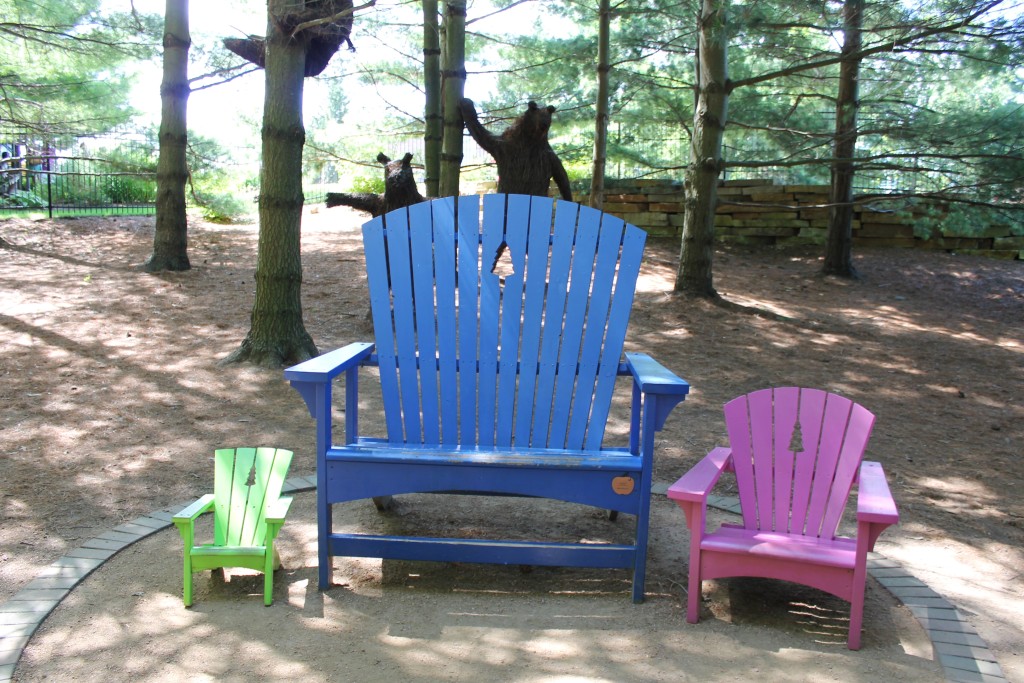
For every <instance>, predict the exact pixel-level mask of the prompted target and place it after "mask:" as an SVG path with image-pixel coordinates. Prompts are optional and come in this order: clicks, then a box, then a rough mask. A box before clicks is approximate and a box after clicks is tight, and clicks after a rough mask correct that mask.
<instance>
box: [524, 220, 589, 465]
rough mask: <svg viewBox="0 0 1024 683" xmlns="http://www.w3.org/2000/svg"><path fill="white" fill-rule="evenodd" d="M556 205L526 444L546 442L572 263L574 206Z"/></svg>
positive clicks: (574, 224) (548, 433)
mask: <svg viewBox="0 0 1024 683" xmlns="http://www.w3.org/2000/svg"><path fill="white" fill-rule="evenodd" d="M558 206H559V211H558V212H557V213H556V214H555V227H554V237H553V238H552V242H551V255H550V266H549V278H548V283H547V302H546V305H545V311H544V330H543V332H542V338H541V350H540V375H539V376H538V378H537V392H536V395H537V398H536V403H535V406H534V415H533V426H532V438H531V441H530V444H531V445H532V446H536V447H544V446H547V445H548V437H549V435H550V434H551V415H552V409H553V401H552V398H553V397H554V395H555V381H556V380H557V378H558V375H557V372H556V371H557V369H558V353H559V349H560V347H561V341H562V319H563V317H564V316H565V305H566V301H567V300H568V293H569V266H570V264H571V263H572V250H573V245H574V243H575V230H576V220H577V211H576V209H577V207H576V206H575V205H571V204H561V203H560V204H559V205H558Z"/></svg>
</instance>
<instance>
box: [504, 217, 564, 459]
mask: <svg viewBox="0 0 1024 683" xmlns="http://www.w3.org/2000/svg"><path fill="white" fill-rule="evenodd" d="M538 199H539V198H535V199H534V200H533V201H532V202H531V205H530V224H531V225H534V226H540V225H542V224H544V223H550V222H551V210H552V205H551V203H550V202H542V201H538ZM551 248H552V247H551V234H550V231H548V230H541V229H537V230H531V231H530V234H529V238H528V240H527V244H526V253H527V254H528V261H527V263H526V268H527V271H528V272H527V273H526V278H527V282H526V290H525V295H524V296H525V301H524V303H523V338H522V343H521V347H520V354H519V393H518V395H517V397H516V404H515V405H516V408H515V410H516V427H515V435H514V438H515V442H516V443H518V444H521V445H524V446H529V445H530V443H531V439H530V435H531V430H532V429H533V426H534V415H535V410H536V409H537V407H538V406H537V404H538V401H539V400H541V399H542V398H543V397H544V396H550V395H551V394H550V392H549V393H548V394H542V393H540V392H538V391H537V384H538V375H540V373H541V371H542V370H541V367H542V366H541V358H542V356H541V351H542V347H541V331H542V330H543V325H544V316H545V305H544V304H545V295H546V294H548V295H549V297H550V298H549V299H548V305H549V306H551V307H552V308H556V307H558V304H557V303H554V302H553V299H554V296H553V293H550V294H549V293H548V292H547V289H548V287H547V282H548V273H549V267H550V252H551ZM558 310H559V311H561V308H559V309H558ZM552 374H553V373H552ZM548 405H549V406H550V401H548ZM544 427H545V434H544V438H543V440H546V436H547V431H546V429H547V422H546V421H545V423H544ZM542 443H543V441H542Z"/></svg>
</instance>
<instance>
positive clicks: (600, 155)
mask: <svg viewBox="0 0 1024 683" xmlns="http://www.w3.org/2000/svg"><path fill="white" fill-rule="evenodd" d="M598 13H599V16H598V24H597V103H596V104H597V106H596V109H597V116H596V118H595V121H594V163H593V167H592V170H591V173H590V205H591V206H592V207H594V208H595V209H600V208H601V207H602V206H604V169H605V164H606V163H607V161H608V118H609V117H608V79H609V74H610V72H611V68H612V67H611V64H610V60H611V57H610V55H609V53H610V52H611V38H610V35H611V23H612V10H611V0H600V3H599V8H598Z"/></svg>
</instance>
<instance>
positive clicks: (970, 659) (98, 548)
mask: <svg viewBox="0 0 1024 683" xmlns="http://www.w3.org/2000/svg"><path fill="white" fill-rule="evenodd" d="M315 489H316V476H315V475H309V476H303V477H291V478H289V479H287V480H286V481H285V483H284V489H283V491H282V492H283V493H286V494H289V495H291V494H296V493H305V492H308V491H313V490H315ZM667 489H668V484H655V485H654V486H653V487H652V491H651V492H652V493H657V494H661V495H665V492H666V491H667ZM189 502H190V501H189ZM186 505H188V502H185V503H182V504H180V505H174V506H170V507H166V508H161V509H159V510H154V511H153V512H150V513H149V514H147V515H143V516H142V517H139V518H137V519H134V520H132V521H130V522H126V523H124V524H121V525H119V526H116V527H114V528H113V529H111V530H110V531H106V532H104V533H102V534H100V535H99V536H96V537H95V538H91V539H89V540H88V541H86V542H85V543H84V544H82V546H81V547H79V548H76V549H74V550H72V551H70V552H68V554H66V555H64V556H62V557H60V558H59V559H57V560H56V561H54V562H53V564H51V565H50V566H48V567H47V568H46V569H44V570H43V571H42V572H40V573H39V575H38V576H36V578H34V579H33V580H32V581H30V582H29V583H27V584H26V585H25V587H24V588H22V589H21V590H20V591H18V592H17V593H15V594H14V595H13V596H11V597H10V598H9V599H8V600H7V601H6V602H4V603H2V604H0V683H10V682H11V680H12V679H13V678H14V669H15V667H16V666H17V664H18V660H19V659H21V654H22V652H24V650H25V647H26V646H27V645H28V643H29V640H31V638H32V635H33V634H34V633H35V632H36V630H37V629H38V628H39V627H40V626H41V625H42V623H43V622H44V621H45V620H46V618H47V617H48V616H49V615H50V613H51V612H52V611H53V610H54V608H55V607H57V605H59V604H60V602H61V601H62V600H63V599H64V598H65V597H67V596H68V594H69V593H71V591H72V590H74V588H75V587H76V586H78V584H80V583H81V582H82V581H84V580H85V578H86V577H87V576H89V574H91V573H92V572H94V571H96V569H98V568H99V567H101V566H102V565H103V563H104V562H106V561H107V560H109V559H110V558H112V557H113V556H114V555H116V554H117V553H119V552H120V551H122V550H124V549H125V548H127V547H128V546H130V545H132V544H133V543H137V542H138V541H141V540H142V539H144V538H146V537H148V536H151V535H153V534H155V533H157V532H158V531H163V530H164V529H167V528H168V527H170V526H172V522H171V518H172V517H173V516H174V514H175V513H176V512H177V511H178V510H180V509H182V508H184V507H185V506H186ZM708 505H710V506H712V507H715V508H717V509H719V510H723V511H725V512H730V513H733V514H740V504H739V499H737V498H730V497H724V496H709V497H708ZM868 573H869V574H870V575H871V576H872V577H874V579H875V580H876V581H877V582H878V583H879V584H880V585H881V586H882V587H883V588H885V589H886V590H887V591H889V593H891V594H892V595H893V597H895V598H896V600H898V601H899V602H900V603H902V604H903V605H905V606H906V607H907V608H908V609H909V610H910V612H911V613H912V614H913V615H914V617H915V618H917V621H918V622H919V623H920V624H921V626H922V627H923V628H924V630H925V632H926V633H927V634H928V638H929V640H930V641H931V643H932V653H933V656H934V657H935V659H936V660H937V661H938V662H939V664H940V666H942V670H943V673H944V674H945V675H946V680H948V681H951V682H954V683H1007V679H1006V676H1004V675H1003V670H1002V668H1001V667H1000V666H999V662H998V661H997V660H996V657H995V655H994V654H993V653H992V651H991V650H990V649H989V648H988V645H986V644H985V641H984V640H982V638H981V636H980V635H978V632H977V631H976V630H975V629H974V627H973V626H971V624H970V623H969V622H968V620H967V618H966V617H965V616H964V614H963V613H962V612H961V611H960V610H958V609H957V608H956V606H955V605H954V604H953V603H951V602H949V601H948V600H947V599H946V598H944V597H942V596H941V595H940V594H939V593H937V592H935V591H934V590H932V589H931V588H929V587H928V586H927V585H926V584H925V583H924V582H922V581H921V580H920V579H918V578H916V577H915V576H913V575H912V574H910V573H909V572H908V571H907V570H906V569H904V568H903V567H902V566H901V565H900V564H899V563H897V562H894V561H893V560H890V559H888V558H886V557H885V556H883V555H881V554H879V553H872V554H871V555H870V556H869V558H868Z"/></svg>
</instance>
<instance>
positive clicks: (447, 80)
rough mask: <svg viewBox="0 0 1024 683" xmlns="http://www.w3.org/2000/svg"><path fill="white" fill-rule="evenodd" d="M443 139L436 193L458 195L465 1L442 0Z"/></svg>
mask: <svg viewBox="0 0 1024 683" xmlns="http://www.w3.org/2000/svg"><path fill="white" fill-rule="evenodd" d="M444 23H445V51H444V68H443V71H442V74H441V75H442V77H443V79H444V82H443V84H442V88H443V90H444V142H443V144H442V153H441V180H440V183H439V186H438V196H441V197H455V196H458V194H459V170H460V168H461V166H462V113H461V112H460V110H459V102H460V101H461V100H462V95H463V92H464V91H465V89H466V0H448V2H445V12H444Z"/></svg>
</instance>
